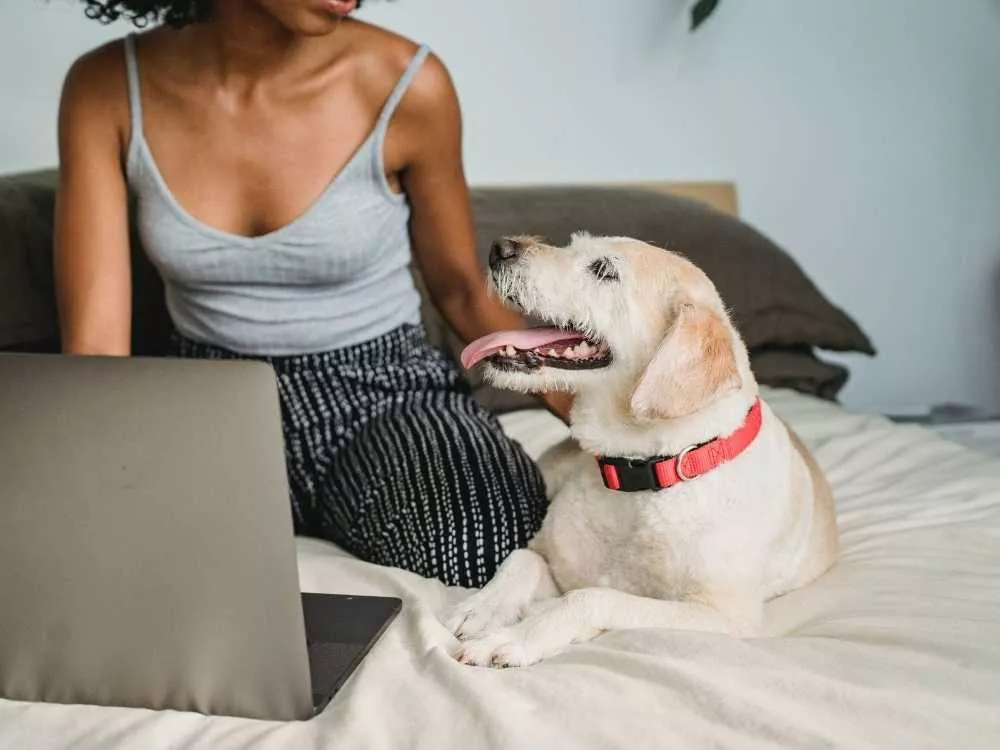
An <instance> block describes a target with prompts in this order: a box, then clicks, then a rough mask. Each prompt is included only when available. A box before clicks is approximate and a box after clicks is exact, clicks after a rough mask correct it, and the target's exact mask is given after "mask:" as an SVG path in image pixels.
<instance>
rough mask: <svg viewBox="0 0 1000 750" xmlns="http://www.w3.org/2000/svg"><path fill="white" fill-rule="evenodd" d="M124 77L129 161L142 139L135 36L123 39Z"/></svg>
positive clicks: (131, 34) (131, 35)
mask: <svg viewBox="0 0 1000 750" xmlns="http://www.w3.org/2000/svg"><path fill="white" fill-rule="evenodd" d="M124 44H125V77H126V80H127V81H128V107H129V113H130V117H131V123H132V126H131V127H132V133H131V135H130V136H129V140H130V143H129V151H128V153H129V160H130V161H131V159H132V155H133V153H134V152H135V149H136V147H137V146H138V144H139V142H140V140H141V139H142V97H141V96H140V92H139V59H138V57H137V55H136V51H135V34H134V33H129V34H128V35H127V36H126V37H125V42H124Z"/></svg>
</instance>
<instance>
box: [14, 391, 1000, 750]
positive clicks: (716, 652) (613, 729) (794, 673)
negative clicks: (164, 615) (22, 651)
mask: <svg viewBox="0 0 1000 750" xmlns="http://www.w3.org/2000/svg"><path fill="white" fill-rule="evenodd" d="M765 397H766V398H768V399H769V401H770V403H771V404H772V406H773V407H774V408H775V410H776V411H777V412H778V413H779V414H780V415H782V416H783V417H785V418H786V419H788V420H789V422H790V423H791V424H792V425H793V426H794V427H795V428H796V429H797V430H798V431H799V433H800V434H801V435H802V436H803V438H804V439H805V440H806V442H807V443H808V444H809V445H810V446H811V447H812V448H813V449H814V450H815V452H816V455H817V457H818V459H819V460H820V462H821V464H822V465H823V466H824V468H825V469H826V471H827V472H828V475H829V477H830V480H831V482H832V485H833V487H834V490H835V495H836V499H837V506H838V511H839V518H840V525H841V533H842V539H843V549H842V556H841V559H840V561H839V563H838V565H837V566H836V567H835V568H834V569H833V570H832V571H831V572H830V573H828V574H827V575H826V576H824V577H823V578H822V579H820V580H819V581H817V582H816V583H815V584H813V585H811V586H809V587H807V588H805V589H802V590H799V591H796V592H792V593H791V594H788V595H786V596H784V597H781V598H779V599H777V600H774V601H772V602H770V603H769V604H768V605H767V607H766V612H765V616H766V622H767V631H768V632H767V637H763V638H759V639H752V640H738V639H734V638H729V637H725V636H719V635H711V634H701V633H690V632H679V631H666V630H643V631H633V632H618V633H609V634H606V635H604V636H602V637H600V638H598V639H597V640H595V641H594V642H592V643H589V644H586V645H580V646H576V647H573V648H571V649H570V650H568V651H567V652H565V653H563V654H561V655H559V656H557V657H555V658H552V659H551V660H549V661H546V662H543V663H541V664H539V665H536V666H534V667H531V668H528V669H516V670H504V671H498V670H491V669H483V668H473V667H466V666H463V665H460V664H458V663H456V662H455V661H453V660H452V659H451V658H450V657H449V655H448V649H449V648H450V647H451V645H452V643H453V641H452V639H451V636H450V635H449V634H448V633H447V632H446V631H445V629H444V627H443V626H442V625H441V624H440V622H439V620H438V614H439V613H440V612H441V611H442V610H444V609H445V608H446V606H447V605H448V604H449V603H451V602H453V601H456V600H457V598H458V597H460V596H462V595H463V592H462V591H461V590H459V589H449V588H446V587H444V586H442V585H439V584H437V583H435V582H433V581H428V580H425V579H421V578H419V577H417V576H415V575H412V574H409V573H405V572H401V571H396V570H386V569H381V568H378V567H375V566H372V565H368V564H366V563H363V562H360V561H358V560H354V559H352V558H350V557H349V556H347V555H345V554H344V553H342V552H340V551H339V550H337V549H336V548H334V547H333V546H331V545H329V544H326V543H323V542H320V541H317V540H310V539H302V540H299V542H298V555H299V567H300V577H301V585H302V588H303V590H305V591H319V592H351V593H355V594H384V595H393V596H399V597H401V598H402V599H403V600H404V611H403V613H402V614H401V615H400V617H399V619H398V620H397V621H396V623H395V624H394V626H393V627H392V628H391V629H390V630H389V631H388V632H387V633H386V635H385V636H384V637H383V639H382V640H381V641H380V642H379V644H378V645H377V646H376V648H375V649H374V650H373V651H372V653H371V654H370V656H369V657H368V658H367V659H366V660H365V662H364V663H363V664H362V666H361V668H360V669H359V671H358V672H357V673H355V675H354V676H353V677H352V678H351V679H350V681H349V682H348V683H347V685H346V686H345V687H344V689H343V690H342V692H341V693H340V694H339V695H338V697H337V698H336V699H335V701H334V702H333V703H332V704H331V706H330V707H329V708H328V709H327V710H326V711H325V712H324V713H323V714H321V715H320V716H318V717H316V718H315V719H313V720H311V721H309V722H299V723H290V724H278V723H268V722H260V721H247V720H241V719H233V718H225V717H205V716H200V715H197V714H190V713H181V712H171V711H165V712H153V711H144V710H136V709H117V708H103V707H88V706H57V705H42V704H26V703H16V702H9V701H0V748H4V749H5V750H6V749H7V748H10V749H12V750H13V749H15V748H16V749H17V750H21V749H23V750H49V749H55V748H60V749H62V748H66V749H69V748H72V749H73V750H91V749H95V748H101V749H102V750H103V749H105V748H111V749H114V750H117V749H121V748H130V749H131V748H141V749H142V750H160V749H162V750H167V749H168V748H169V749H170V750H176V749H178V748H206V749H209V748H210V749H211V750H237V749H240V750H242V749H244V748H246V749H249V748H254V749H255V750H268V749H272V748H363V749H364V750H369V749H370V750H379V749H381V748H386V749H387V750H388V749H391V750H399V749H400V748H428V749H429V750H448V749H450V748H455V749H456V750H472V749H473V748H490V749H491V750H494V749H501V748H517V749H518V750H524V749H526V748H546V749H547V750H549V749H552V748H581V749H583V748H619V747H626V746H630V747H632V748H708V747H739V748H744V747H745V748H764V747H781V748H878V749H879V750H885V749H887V748H906V749H907V750H913V749H915V748H963V749H969V748H984V749H985V748H991V749H995V748H997V747H1000V461H998V460H996V459H993V458H989V457H985V456H980V455H978V454H976V453H974V452H972V451H970V450H967V449H965V448H962V447H960V446H958V445H955V444H952V443H949V442H947V441H945V440H944V439H942V438H940V437H939V436H937V435H935V434H933V433H931V432H930V431H927V430H924V429H922V428H920V427H915V426H902V425H896V424H892V423H890V422H889V421H888V420H886V419H883V418H881V417H876V416H866V415H861V414H853V413H850V412H848V411H845V410H844V409H842V408H840V407H838V406H836V405H833V404H830V403H826V402H822V401H819V400H817V399H813V398H809V397H805V396H801V395H798V394H794V393H791V392H786V391H770V390H766V391H765ZM503 422H504V425H505V427H506V428H507V430H508V431H509V432H510V434H512V435H514V436H515V437H516V438H518V439H519V440H521V441H522V443H523V444H524V445H525V446H526V447H527V448H528V449H529V450H530V451H531V452H532V453H533V454H535V455H537V454H538V453H539V452H540V451H541V450H543V449H544V448H545V447H546V446H547V445H549V444H551V443H553V442H554V441H556V440H558V439H559V438H560V437H562V435H563V434H564V428H563V427H562V426H561V425H560V424H559V423H558V422H557V421H555V420H554V419H553V418H551V417H550V416H549V415H547V414H542V413H519V414H512V415H508V416H506V417H505V418H504V419H503Z"/></svg>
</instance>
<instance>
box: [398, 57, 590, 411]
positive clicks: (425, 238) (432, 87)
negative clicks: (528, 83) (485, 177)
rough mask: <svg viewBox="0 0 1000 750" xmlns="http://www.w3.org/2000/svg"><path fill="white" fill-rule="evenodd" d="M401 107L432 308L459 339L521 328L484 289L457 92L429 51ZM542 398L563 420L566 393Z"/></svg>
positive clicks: (417, 241)
mask: <svg viewBox="0 0 1000 750" xmlns="http://www.w3.org/2000/svg"><path fill="white" fill-rule="evenodd" d="M403 107H405V110H406V111H405V114H404V116H405V123H406V134H407V142H408V143H412V144H413V147H412V150H411V151H410V154H411V157H410V158H409V159H408V163H407V167H406V169H405V170H404V171H403V173H402V182H403V186H404V189H405V191H406V193H407V196H408V198H409V200H410V206H411V219H410V226H411V230H410V231H411V235H412V239H413V250H414V255H415V257H416V260H417V263H418V265H419V267H420V268H421V270H422V272H423V273H422V275H423V279H424V282H425V284H426V285H427V290H428V292H429V293H430V296H431V298H432V300H433V302H434V304H435V306H436V307H437V309H438V310H439V311H440V313H441V315H442V316H443V317H444V319H445V320H446V321H447V322H448V324H449V325H450V326H451V327H452V329H453V330H454V331H455V332H456V333H457V334H458V335H459V336H460V337H461V338H462V339H463V340H464V341H466V342H471V341H473V340H474V339H476V338H478V337H480V336H483V335H485V334H488V333H492V332H494V331H499V330H510V329H516V328H524V327H526V325H527V324H526V322H525V320H524V318H523V317H521V316H520V315H518V314H517V313H516V312H514V311H513V310H511V309H509V308H507V307H505V306H504V305H503V304H502V303H501V302H500V301H499V300H497V299H496V298H495V297H493V296H491V295H489V294H488V293H487V291H486V285H485V283H484V281H483V276H482V271H481V269H480V267H479V263H478V261H477V259H476V252H475V247H476V238H475V230H474V225H473V219H472V209H471V205H470V200H469V189H468V185H467V184H466V181H465V173H464V168H463V165H462V119H461V112H460V109H459V104H458V97H457V95H456V92H455V89H454V87H453V85H452V82H451V78H450V76H449V75H448V72H447V70H446V69H445V67H444V65H443V64H442V63H441V62H440V61H439V60H438V59H437V58H436V57H434V56H429V57H428V59H427V61H426V62H425V63H424V67H423V68H422V69H421V72H420V74H419V75H418V76H417V77H416V79H415V80H414V82H413V85H412V86H411V88H410V91H409V92H408V94H407V96H406V98H405V99H404V102H403V104H402V105H401V110H402V109H403ZM543 399H544V401H545V402H546V404H547V405H548V407H549V409H550V410H551V411H552V412H553V413H555V414H556V415H557V416H559V417H560V418H561V419H563V420H564V421H568V418H569V408H570V405H571V397H570V395H569V394H566V393H552V394H546V395H544V396H543Z"/></svg>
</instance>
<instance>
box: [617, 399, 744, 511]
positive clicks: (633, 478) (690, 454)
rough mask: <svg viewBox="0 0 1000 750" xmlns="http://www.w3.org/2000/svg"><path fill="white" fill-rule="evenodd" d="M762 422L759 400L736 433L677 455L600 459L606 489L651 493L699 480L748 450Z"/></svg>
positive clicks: (691, 447)
mask: <svg viewBox="0 0 1000 750" xmlns="http://www.w3.org/2000/svg"><path fill="white" fill-rule="evenodd" d="M761 421H762V415H761V404H760V399H759V398H758V399H757V400H756V401H754V403H753V406H751V407H750V411H749V412H747V416H746V419H745V420H744V421H743V424H742V425H741V426H740V427H738V428H737V429H736V431H735V432H733V433H731V434H730V435H728V436H726V437H719V438H715V439H714V440H709V441H708V442H707V443H701V444H699V445H689V446H688V447H687V448H685V449H684V450H682V451H681V452H680V453H678V454H677V455H676V456H657V457H655V458H640V459H635V458H618V457H609V456H598V457H597V464H598V466H600V467H601V477H602V478H603V479H604V486H605V487H607V488H608V489H609V490H618V491H620V492H644V491H647V492H648V491H650V490H653V491H656V490H665V489H667V488H668V487H672V486H674V485H675V484H680V483H681V482H687V481H690V480H692V479H694V478H696V477H700V476H701V475H702V474H706V473H708V472H710V471H711V470H712V469H715V468H717V467H718V466H721V465H722V464H724V463H725V462H726V461H731V460H732V459H734V458H736V457H737V456H738V455H740V454H741V453H742V452H743V451H745V450H746V449H747V448H748V447H749V446H750V444H751V443H752V442H753V441H754V440H755V439H756V437H757V435H758V434H760V425H761Z"/></svg>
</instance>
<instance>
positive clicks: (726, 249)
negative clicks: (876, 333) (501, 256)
mask: <svg viewBox="0 0 1000 750" xmlns="http://www.w3.org/2000/svg"><path fill="white" fill-rule="evenodd" d="M472 197H473V207H474V211H475V218H476V245H477V252H478V255H479V261H480V264H481V266H482V268H483V269H484V270H485V269H486V267H487V263H486V261H487V257H488V253H489V247H490V244H491V243H492V241H493V240H494V239H495V238H497V237H500V236H503V235H508V234H532V235H539V236H542V237H545V238H546V239H548V240H549V241H550V242H553V243H556V244H563V243H565V242H567V241H568V239H569V236H570V235H571V234H572V233H573V232H576V231H580V230H586V231H589V232H591V233H593V234H596V235H624V236H629V237H634V238H636V239H639V240H643V241H646V242H651V243H653V244H654V245H658V246H661V247H667V248H670V249H672V250H675V251H678V252H681V253H683V254H684V255H685V256H687V257H688V258H690V259H691V260H692V261H693V262H694V263H696V264H697V265H698V266H699V267H701V268H702V269H703V270H704V271H705V272H706V273H707V274H708V275H709V277H710V278H711V279H712V281H713V282H714V283H715V284H716V286H717V287H718V289H719V292H720V294H721V295H722V298H723V299H724V300H725V301H726V304H727V305H728V306H729V308H730V309H731V310H732V313H733V317H734V322H735V324H736V326H737V328H738V329H739V331H740V334H741V335H742V336H743V338H744V340H745V341H746V344H747V347H748V349H750V351H751V354H753V353H754V352H756V351H757V350H761V349H764V348H769V349H772V350H774V349H775V348H779V347H790V348H792V349H794V350H797V351H799V352H800V354H801V348H802V347H806V348H807V349H812V348H815V349H826V350H831V351H855V352H863V353H866V354H874V353H875V350H874V347H873V346H872V343H871V341H870V340H869V338H868V336H867V335H866V334H865V332H864V331H863V330H862V329H861V327H860V326H859V325H858V324H857V322H856V321H854V320H853V319H852V318H851V317H850V316H849V315H847V314H846V313H845V312H844V311H843V310H841V309H840V308H838V307H837V306H836V305H834V304H833V303H831V302H830V300H828V299H827V298H826V297H825V296H824V295H823V294H822V292H820V290H819V289H818V288H817V287H816V285H815V284H814V283H813V282H812V281H811V280H810V279H809V277H808V276H807V275H806V274H805V273H804V272H803V270H802V268H801V267H800V266H799V265H798V264H797V263H796V262H795V260H793V258H792V257H791V256H790V255H789V254H788V253H787V252H785V251H784V250H783V249H782V248H780V247H779V246H778V245H776V244H775V243H774V242H772V241H771V240H770V239H769V238H768V237H766V236H765V235H763V234H762V233H760V232H759V231H757V230H756V229H754V228H753V227H751V226H750V225H749V224H747V223H745V222H743V221H740V220H738V219H736V218H733V217H731V216H729V215H727V214H724V213H722V212H720V211H716V210H714V209H712V208H710V207H708V206H707V205H705V204H703V203H700V202H696V201H694V200H691V199H687V198H681V197H676V196H672V195H667V194H663V193H658V192H655V193H654V192H651V191H646V190H639V189H624V188H621V189H616V188H585V187H536V188H517V189H509V188H482V189H477V190H474V191H473V196H472ZM425 318H426V319H427V321H428V323H427V324H428V327H429V330H430V331H431V335H432V339H433V340H434V342H435V343H436V344H438V345H439V346H441V347H442V348H444V349H446V350H447V351H449V352H450V353H451V354H452V355H453V356H455V357H457V356H458V353H459V352H460V351H461V348H462V342H460V341H459V340H458V339H457V337H456V336H455V335H454V334H453V333H452V332H451V331H450V330H449V329H448V327H447V326H445V325H444V324H443V323H442V322H441V320H440V318H438V317H437V316H436V315H435V314H434V312H433V310H432V309H427V310H425ZM533 322H538V321H533ZM771 361H772V362H773V361H774V360H773V359H772V360H771ZM782 361H785V362H786V363H791V362H792V361H799V360H798V359H796V358H794V357H791V356H790V357H787V358H785V359H784V360H782ZM765 375H770V376H774V367H768V368H767V370H766V371H765ZM471 377H472V379H473V384H474V387H475V391H476V395H477V398H478V399H479V400H480V401H481V403H483V404H484V405H485V406H487V407H488V408H490V409H491V410H493V411H497V412H503V411H510V410H513V409H519V408H527V407H531V406H537V402H536V401H535V400H534V399H532V398H531V397H528V396H524V395H520V394H514V393H508V392H500V391H497V390H496V389H493V388H490V387H489V386H487V385H485V384H484V383H483V382H482V380H481V378H480V376H479V374H478V372H477V373H473V374H472V376H471ZM845 377H846V373H845ZM761 382H764V383H765V384H768V385H770V384H771V383H770V382H767V381H766V378H762V380H761ZM772 382H777V381H773V380H772Z"/></svg>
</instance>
